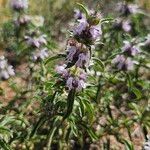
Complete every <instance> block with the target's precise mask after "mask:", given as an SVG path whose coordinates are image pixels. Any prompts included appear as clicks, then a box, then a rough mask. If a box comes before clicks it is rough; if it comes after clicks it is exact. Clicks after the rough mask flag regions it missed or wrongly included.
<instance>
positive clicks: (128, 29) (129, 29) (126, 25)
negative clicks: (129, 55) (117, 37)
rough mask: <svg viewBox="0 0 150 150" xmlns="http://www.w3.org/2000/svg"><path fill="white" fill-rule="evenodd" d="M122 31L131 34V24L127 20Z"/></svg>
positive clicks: (123, 23)
mask: <svg viewBox="0 0 150 150" xmlns="http://www.w3.org/2000/svg"><path fill="white" fill-rule="evenodd" d="M122 29H123V30H124V31H125V32H130V31H131V29H132V27H131V22H130V21H129V20H125V21H123V22H122Z"/></svg>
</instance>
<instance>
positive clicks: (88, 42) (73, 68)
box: [56, 10, 102, 91]
mask: <svg viewBox="0 0 150 150" xmlns="http://www.w3.org/2000/svg"><path fill="white" fill-rule="evenodd" d="M75 19H76V22H77V23H76V24H75V26H74V28H73V30H72V33H73V34H72V36H71V37H70V39H69V40H68V42H67V47H66V52H67V56H66V61H65V64H64V65H61V66H57V67H56V72H57V73H58V74H59V75H60V76H61V79H62V82H63V83H64V84H65V86H66V88H67V89H68V90H72V89H76V91H80V90H82V89H84V88H85V87H86V78H87V73H86V70H87V68H88V66H89V63H90V59H91V52H90V49H91V46H92V45H94V44H95V42H96V41H97V40H99V39H100V36H101V34H102V31H101V27H100V24H99V22H100V19H99V17H98V16H97V14H96V13H95V12H94V13H93V12H92V13H91V12H89V13H88V15H87V14H86V15H85V14H83V13H81V11H79V10H76V11H75Z"/></svg>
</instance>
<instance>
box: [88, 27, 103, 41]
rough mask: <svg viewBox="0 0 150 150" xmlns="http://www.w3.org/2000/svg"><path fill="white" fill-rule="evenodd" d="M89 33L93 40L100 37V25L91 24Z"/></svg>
mask: <svg viewBox="0 0 150 150" xmlns="http://www.w3.org/2000/svg"><path fill="white" fill-rule="evenodd" d="M90 33H91V35H92V39H93V40H97V39H98V38H100V35H101V34H102V31H101V27H100V26H92V27H91V28H90Z"/></svg>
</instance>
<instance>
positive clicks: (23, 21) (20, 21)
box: [11, 0, 31, 28]
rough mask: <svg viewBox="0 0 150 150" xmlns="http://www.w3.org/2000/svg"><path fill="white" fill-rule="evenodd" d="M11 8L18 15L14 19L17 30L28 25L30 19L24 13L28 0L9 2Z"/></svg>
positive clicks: (12, 0)
mask: <svg viewBox="0 0 150 150" xmlns="http://www.w3.org/2000/svg"><path fill="white" fill-rule="evenodd" d="M11 8H12V9H13V10H14V11H16V12H17V13H18V15H17V17H15V19H14V24H15V26H16V27H17V28H20V27H25V26H27V25H28V24H29V23H30V21H31V17H30V16H28V15H26V13H25V11H24V10H25V9H27V8H28V0H11Z"/></svg>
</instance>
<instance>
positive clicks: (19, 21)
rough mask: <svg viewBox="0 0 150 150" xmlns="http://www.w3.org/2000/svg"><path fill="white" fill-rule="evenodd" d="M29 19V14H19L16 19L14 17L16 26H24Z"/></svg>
mask: <svg viewBox="0 0 150 150" xmlns="http://www.w3.org/2000/svg"><path fill="white" fill-rule="evenodd" d="M30 21H31V18H30V16H28V15H22V16H19V17H18V18H17V19H15V21H14V22H15V25H16V26H17V27H20V26H26V25H27V24H28V23H29V22H30Z"/></svg>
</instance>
